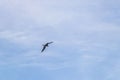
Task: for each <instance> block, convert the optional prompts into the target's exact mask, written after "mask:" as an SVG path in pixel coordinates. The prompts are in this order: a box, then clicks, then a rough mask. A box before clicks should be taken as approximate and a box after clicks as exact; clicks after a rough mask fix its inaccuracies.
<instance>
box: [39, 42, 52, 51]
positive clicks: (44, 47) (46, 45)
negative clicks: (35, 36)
mask: <svg viewBox="0 0 120 80" xmlns="http://www.w3.org/2000/svg"><path fill="white" fill-rule="evenodd" d="M51 43H53V42H47V43H46V44H44V45H43V48H42V50H41V52H43V51H44V50H45V49H46V47H49V46H48V45H49V44H51Z"/></svg>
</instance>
